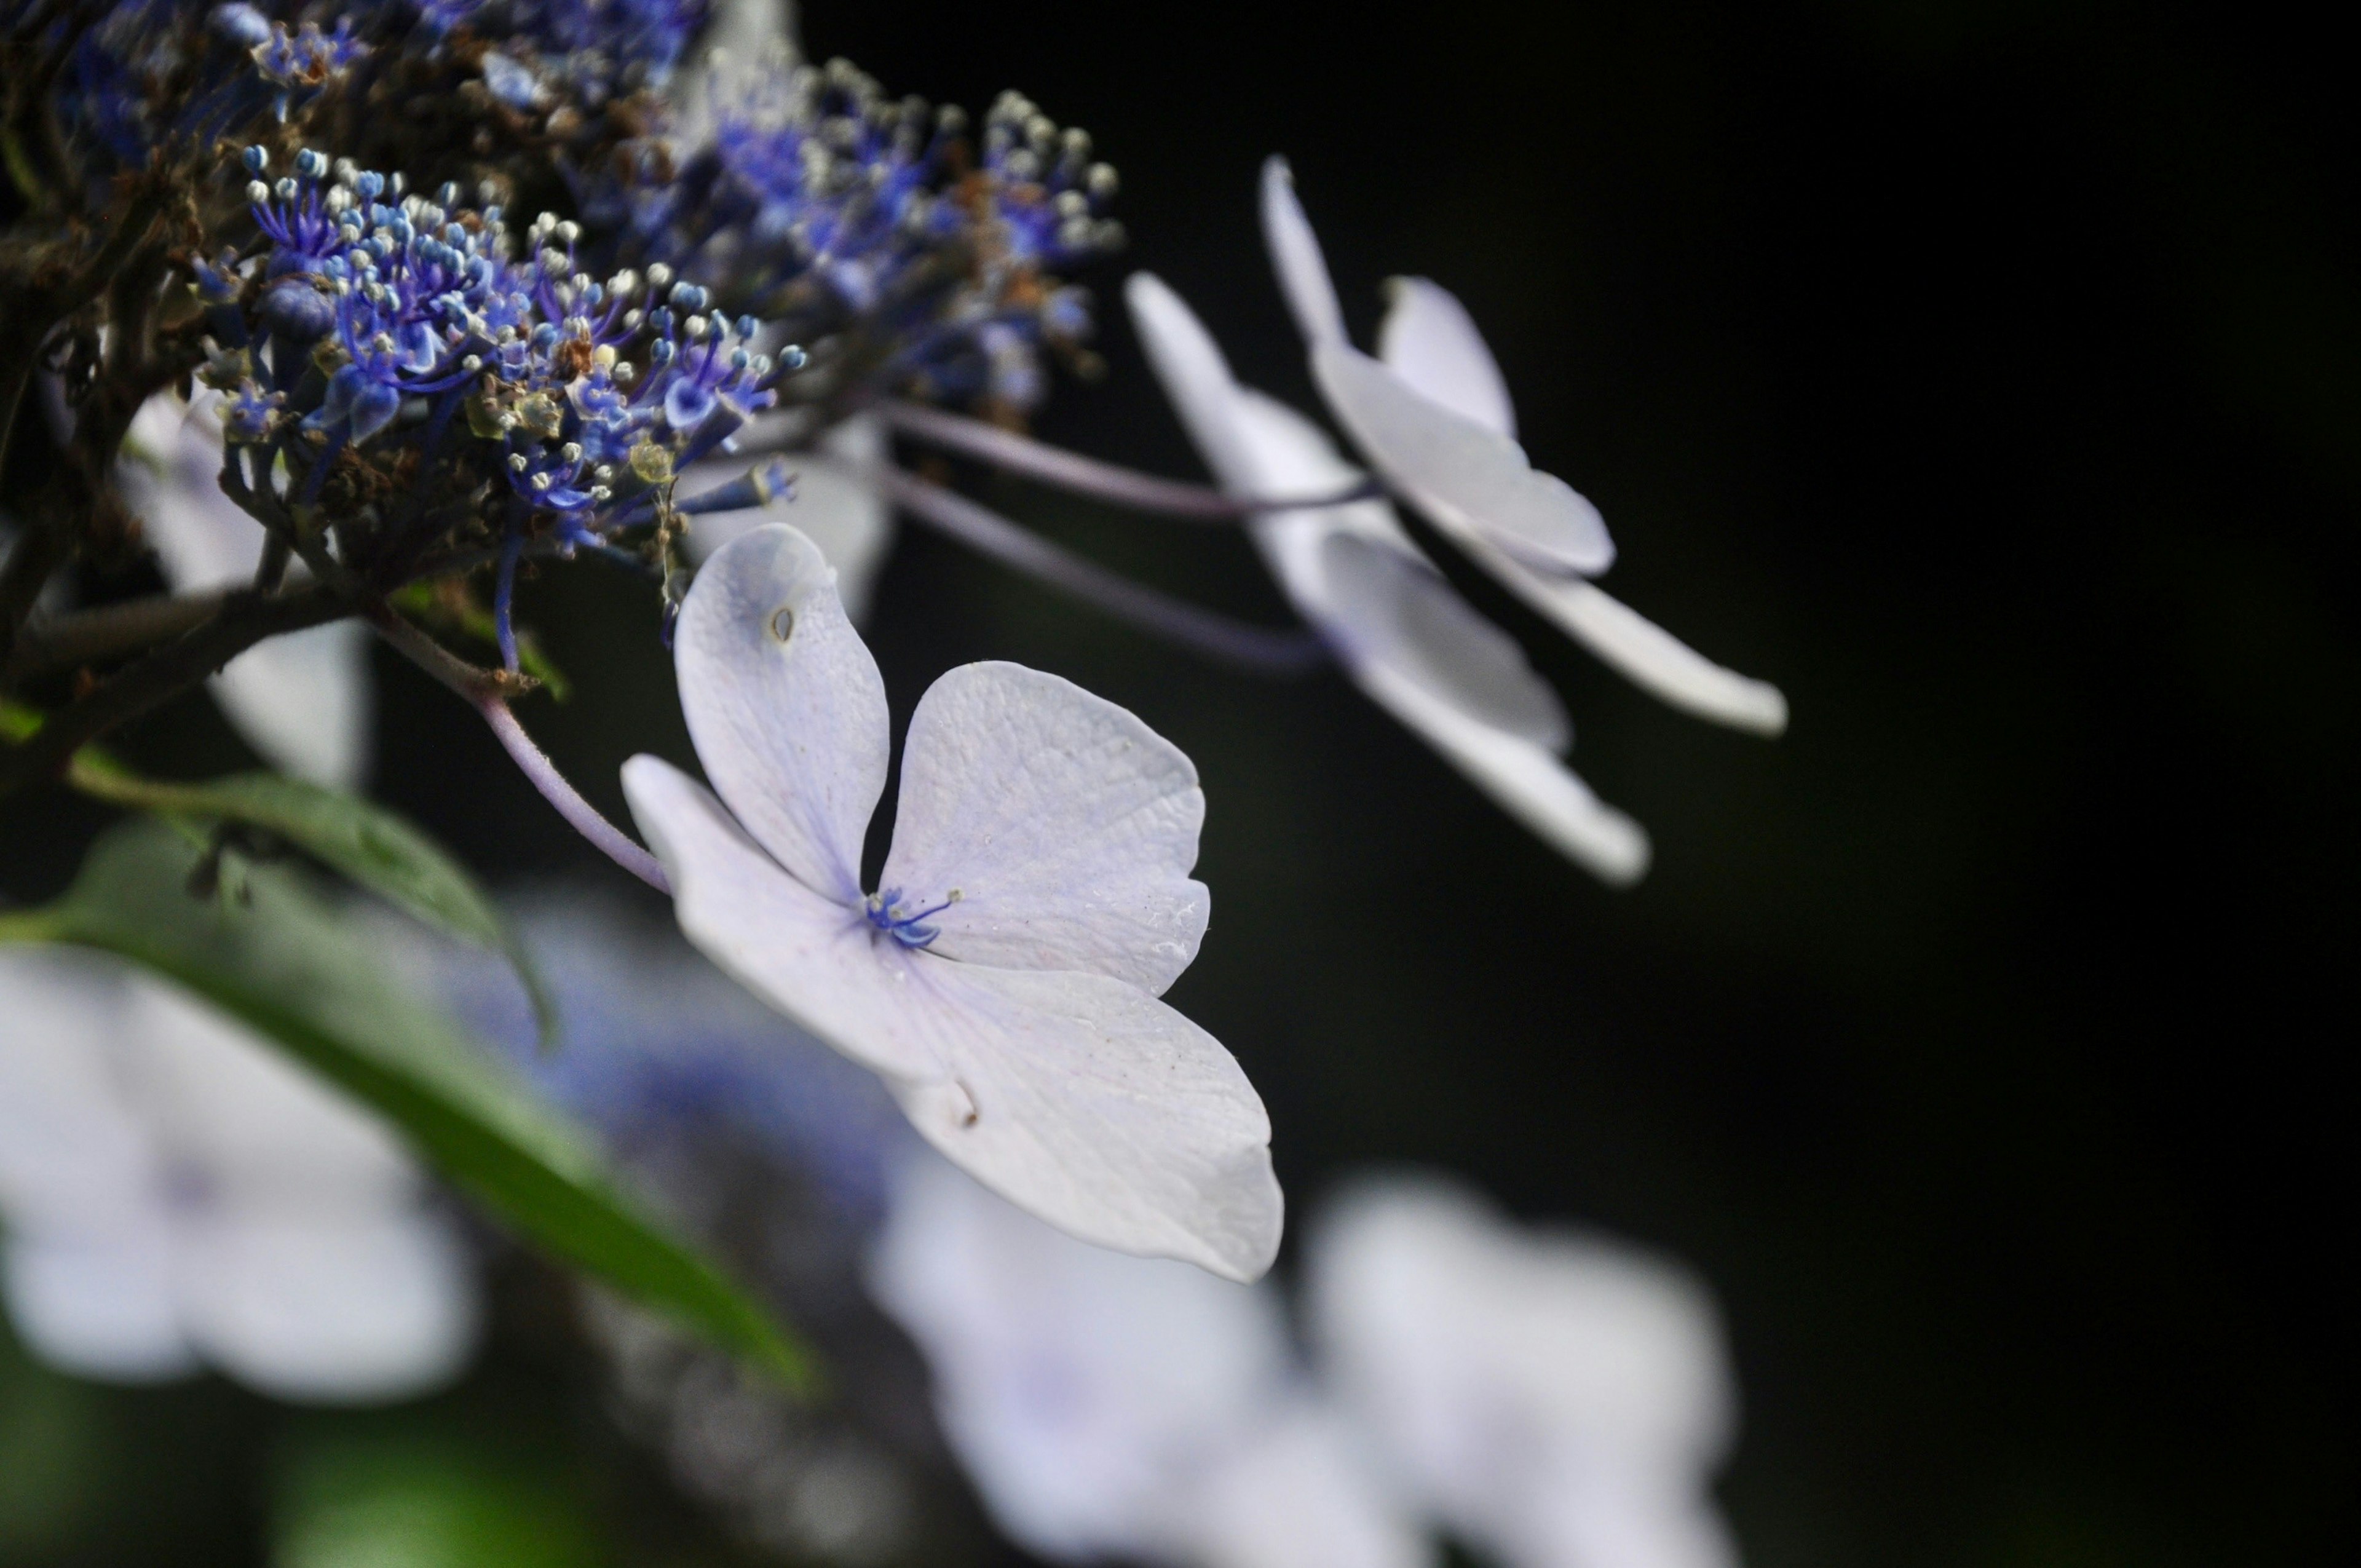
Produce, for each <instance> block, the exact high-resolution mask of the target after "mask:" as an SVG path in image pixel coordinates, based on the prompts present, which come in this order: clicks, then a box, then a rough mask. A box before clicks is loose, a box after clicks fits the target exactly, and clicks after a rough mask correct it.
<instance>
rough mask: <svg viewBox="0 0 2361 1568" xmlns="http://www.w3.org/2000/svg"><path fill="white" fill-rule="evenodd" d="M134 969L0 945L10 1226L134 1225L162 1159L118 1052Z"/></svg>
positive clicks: (152, 1194)
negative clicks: (129, 978) (127, 986)
mask: <svg viewBox="0 0 2361 1568" xmlns="http://www.w3.org/2000/svg"><path fill="white" fill-rule="evenodd" d="M125 981H126V971H125V969H124V967H123V966H122V965H121V964H120V963H118V962H116V961H115V960H114V959H107V958H102V957H100V956H98V955H97V954H94V953H85V952H79V951H74V950H71V949H66V948H6V949H0V1228H5V1229H7V1230H9V1231H11V1232H14V1233H16V1234H33V1233H37V1232H38V1233H39V1234H65V1235H71V1234H75V1233H77V1232H82V1231H95V1232H113V1231H120V1230H125V1229H126V1228H136V1227H137V1224H138V1223H141V1221H142V1217H143V1216H146V1215H148V1214H150V1213H151V1212H153V1211H154V1208H155V1204H156V1194H157V1193H158V1192H159V1190H160V1188H161V1180H162V1179H161V1166H160V1163H159V1157H158V1153H157V1150H156V1146H155V1141H154V1139H153V1138H152V1137H151V1136H150V1135H149V1133H148V1128H147V1126H146V1125H145V1124H144V1123H143V1122H142V1121H141V1120H140V1119H139V1116H138V1114H137V1111H136V1109H135V1108H134V1106H133V1104H132V1102H131V1100H130V1098H129V1095H128V1093H127V1092H126V1083H125V1081H124V1078H123V1065H124V1064H123V1062H122V1060H121V1058H120V1056H119V1055H118V1052H117V1044H118V1040H117V1036H118V1033H119V1028H120V1023H121V1017H122V1010H123V1007H124V1005H125V1002H126V991H125V989H124V988H125Z"/></svg>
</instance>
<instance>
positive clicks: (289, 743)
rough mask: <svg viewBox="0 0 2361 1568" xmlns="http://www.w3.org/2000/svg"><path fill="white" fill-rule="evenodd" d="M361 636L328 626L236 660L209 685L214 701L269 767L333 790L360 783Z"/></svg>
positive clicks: (370, 708)
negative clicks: (211, 688)
mask: <svg viewBox="0 0 2361 1568" xmlns="http://www.w3.org/2000/svg"><path fill="white" fill-rule="evenodd" d="M368 648H369V633H368V627H366V626H363V625H362V624H361V623H360V622H358V621H357V620H339V621H332V622H330V623H329V624H328V625H326V626H315V627H313V628H311V629H310V630H304V631H292V632H289V633H287V634H286V635H284V636H281V637H274V638H272V639H270V640H269V641H267V642H261V643H258V644H256V645H255V646H254V647H252V648H250V649H248V650H247V651H246V652H243V653H241V654H239V655H238V656H237V657H236V658H235V659H233V660H231V661H230V662H229V663H227V664H225V665H224V666H223V668H222V672H221V674H217V675H215V676H214V678H213V681H212V683H211V685H212V687H213V694H214V700H215V701H217V702H219V703H220V704H221V705H222V711H223V712H224V713H225V714H227V715H228V716H229V719H230V722H231V723H232V724H235V725H236V726H237V729H238V733H240V734H241V735H243V736H245V737H246V740H247V744H248V745H251V746H252V747H253V748H254V749H255V750H256V751H258V752H260V753H261V754H262V758H263V760H264V761H265V762H269V763H270V764H271V765H272V766H274V767H277V768H280V769H282V770H284V771H285V772H287V773H294V774H296V775H297V776H299V777H302V778H307V779H310V780H312V781H313V783H315V784H327V785H329V786H330V787H331V788H335V789H345V790H351V789H357V788H358V787H360V785H361V784H362V782H363V781H364V780H365V779H366V778H367V777H368V767H369V760H370V753H371V751H372V750H373V748H372V746H371V731H372V729H373V726H374V723H375V719H376V716H377V699H376V686H375V684H374V682H373V681H372V680H371V679H370V675H369V667H368Z"/></svg>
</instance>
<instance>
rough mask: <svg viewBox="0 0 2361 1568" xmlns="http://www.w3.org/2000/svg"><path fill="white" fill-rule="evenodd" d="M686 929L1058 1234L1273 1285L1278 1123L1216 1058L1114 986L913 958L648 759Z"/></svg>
mask: <svg viewBox="0 0 2361 1568" xmlns="http://www.w3.org/2000/svg"><path fill="white" fill-rule="evenodd" d="M623 791H624V794H625V795H627V796H628V797H629V798H630V800H631V812H632V816H633V817H634V819H635V820H636V821H637V822H638V823H639V825H640V830H641V832H642V834H644V835H645V836H646V838H647V839H648V843H649V845H650V847H651V848H653V850H655V852H656V854H657V856H658V857H659V858H660V859H662V860H663V861H664V869H665V871H666V872H668V873H670V875H671V876H672V879H673V890H674V900H675V910H676V912H677V914H678V916H679V918H680V924H681V929H682V930H683V931H684V932H686V934H687V936H688V938H689V940H691V941H692V942H694V943H696V944H697V947H698V948H701V949H702V950H703V951H704V953H705V954H706V956H707V957H708V958H710V959H713V960H714V961H715V962H716V963H718V964H719V965H720V966H721V967H722V968H723V969H725V970H728V971H729V972H730V974H731V975H733V976H735V977H736V978H737V980H738V981H739V982H740V983H741V984H742V985H744V986H746V987H747V988H748V989H749V990H751V991H752V992H754V993H755V994H756V995H758V996H760V997H762V998H763V1000H764V1001H766V1002H768V1003H771V1004H772V1005H773V1006H774V1007H776V1008H778V1009H779V1010H780V1011H781V1012H783V1013H785V1014H787V1015H788V1016H789V1017H790V1018H793V1019H795V1020H796V1022H797V1023H799V1024H801V1025H804V1026H805V1027H806V1028H807V1029H809V1030H811V1031H812V1033H814V1034H816V1035H818V1036H819V1037H820V1038H821V1039H823V1040H826V1041H827V1042H828V1043H829V1045H831V1046H834V1047H836V1048H837V1049H838V1050H839V1051H841V1052H842V1053H843V1054H845V1055H846V1056H848V1057H851V1058H852V1059H853V1060H855V1061H857V1062H860V1063H862V1065H863V1066H865V1067H868V1068H870V1069H872V1070H873V1071H875V1072H877V1073H878V1074H880V1075H881V1076H882V1077H884V1079H885V1080H886V1084H887V1087H888V1088H889V1089H891V1090H892V1091H894V1095H895V1099H896V1100H898V1101H899V1102H901V1105H902V1108H903V1112H904V1113H905V1114H906V1115H907V1116H908V1117H909V1118H910V1121H911V1123H912V1124H914V1125H916V1126H917V1129H918V1131H919V1133H920V1134H921V1135H923V1136H925V1137H926V1138H927V1139H928V1142H930V1143H932V1144H934V1145H935V1146H937V1147H938V1148H940V1149H942V1150H943V1152H944V1153H946V1154H947V1155H949V1156H950V1157H951V1158H952V1159H953V1160H954V1161H955V1162H957V1163H958V1164H959V1165H960V1166H961V1168H964V1169H966V1170H967V1171H969V1172H970V1173H971V1174H972V1175H974V1176H975V1177H976V1178H977V1179H979V1180H981V1181H983V1183H984V1184H985V1185H986V1186H988V1187H991V1188H992V1189H993V1190H994V1191H997V1192H999V1193H1001V1194H1002V1195H1003V1196H1005V1197H1006V1198H1008V1199H1009V1200H1010V1201H1013V1202H1016V1203H1018V1204H1020V1205H1021V1206H1023V1207H1024V1208H1026V1209H1027V1210H1028V1211H1029V1212H1033V1213H1035V1214H1038V1215H1039V1216H1041V1217H1042V1218H1044V1219H1046V1220H1048V1221H1049V1223H1052V1224H1055V1225H1057V1226H1059V1227H1060V1229H1063V1230H1066V1231H1068V1232H1070V1233H1071V1234H1075V1235H1079V1236H1081V1237H1082V1238H1083V1239H1084V1240H1087V1241H1093V1242H1096V1243H1098V1244H1099V1245H1103V1246H1112V1247H1117V1248H1120V1249H1122V1250H1125V1251H1127V1252H1138V1253H1145V1254H1150V1255H1157V1256H1166V1257H1179V1258H1182V1259H1185V1260H1187V1261H1189V1262H1191V1263H1195V1264H1197V1265H1199V1266H1202V1267H1204V1268H1208V1269H1212V1270H1213V1272H1215V1273H1218V1274H1223V1275H1224V1276H1228V1277H1253V1276H1255V1275H1258V1274H1260V1273H1261V1272H1262V1271H1263V1270H1265V1269H1267V1268H1268V1267H1269V1266H1270V1260H1271V1257H1272V1255H1274V1254H1275V1253H1276V1252H1277V1250H1278V1246H1279V1223H1280V1207H1281V1205H1280V1199H1279V1184H1278V1181H1277V1179H1276V1178H1274V1177H1273V1176H1272V1174H1271V1169H1270V1147H1269V1146H1270V1121H1269V1118H1268V1115H1266V1114H1265V1113H1264V1111H1263V1108H1262V1102H1261V1100H1260V1099H1259V1098H1258V1097H1257V1095H1256V1094H1255V1091H1254V1088H1253V1086H1252V1085H1251V1084H1249V1083H1248V1082H1247V1081H1246V1074H1245V1073H1244V1072H1243V1071H1241V1070H1240V1069H1239V1068H1238V1065H1237V1063H1236V1061H1235V1060H1234V1059H1233V1058H1231V1056H1230V1054H1229V1052H1227V1051H1225V1050H1224V1049H1223V1048H1222V1046H1221V1043H1220V1042H1219V1041H1217V1040H1215V1039H1214V1038H1213V1036H1210V1035H1208V1034H1206V1033H1205V1032H1204V1031H1203V1030H1202V1029H1200V1028H1198V1027H1197V1026H1196V1025H1193V1024H1191V1023H1190V1022H1189V1021H1188V1020H1187V1019H1186V1018H1183V1017H1181V1016H1180V1014H1178V1013H1175V1012H1173V1011H1172V1010H1171V1009H1170V1008H1169V1007H1167V1006H1165V1005H1164V1004H1163V1003H1160V1002H1158V1001H1157V1000H1156V999H1155V998H1154V997H1152V996H1149V995H1148V993H1147V992H1143V991H1141V990H1139V989H1138V988H1137V987H1136V986H1132V985H1127V984H1126V983H1125V982H1123V981H1118V980H1110V979H1108V978H1107V977H1105V976H1104V975H1096V974H1083V973H1078V972H1071V971H1028V970H1005V969H991V968H986V967H984V966H983V965H980V964H967V963H961V962H959V961H957V960H955V959H948V958H940V957H938V956H936V955H935V954H932V953H928V952H924V951H920V950H917V949H913V948H904V947H903V946H902V945H901V944H900V943H899V942H897V941H895V939H894V938H891V937H888V936H886V935H885V934H884V932H882V931H879V930H878V929H877V928H876V927H873V926H872V925H871V924H870V922H869V920H868V917H867V916H865V915H864V914H863V913H862V912H861V911H859V910H858V909H848V908H846V907H844V906H843V905H836V904H831V903H830V902H829V900H827V899H825V898H823V897H821V896H820V895H819V894H815V893H813V892H812V891H811V890H810V889H809V888H808V887H806V886H805V885H803V884H802V883H799V882H797V881H796V879H795V878H793V877H791V876H789V875H787V874H786V873H785V872H783V871H781V870H780V869H779V868H778V866H777V865H775V864H774V863H773V862H772V861H769V860H768V859H767V858H766V857H765V856H764V855H763V852H762V850H761V849H760V848H758V847H757V846H756V845H755V844H754V843H753V841H752V839H749V838H747V836H746V835H745V833H744V832H743V831H742V830H741V828H739V827H738V826H737V824H736V823H735V822H733V821H731V820H730V816H729V814H728V813H727V812H726V811H724V810H723V809H722V806H721V804H720V802H719V801H717V800H715V799H714V798H713V796H712V795H710V794H708V792H707V791H705V790H704V789H702V788H701V787H699V786H698V785H697V784H695V783H694V782H693V781H691V780H689V779H687V778H686V777H685V776H684V775H682V774H681V773H679V772H678V771H677V770H675V769H674V768H672V767H671V766H669V765H668V764H666V763H664V762H659V761H657V760H656V759H654V758H653V757H634V758H633V759H631V762H628V763H626V764H625V765H624V769H623Z"/></svg>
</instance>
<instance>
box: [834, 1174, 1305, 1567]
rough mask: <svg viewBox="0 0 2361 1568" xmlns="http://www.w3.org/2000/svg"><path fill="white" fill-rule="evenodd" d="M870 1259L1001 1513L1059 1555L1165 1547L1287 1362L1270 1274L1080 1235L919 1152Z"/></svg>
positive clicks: (881, 1298)
mask: <svg viewBox="0 0 2361 1568" xmlns="http://www.w3.org/2000/svg"><path fill="white" fill-rule="evenodd" d="M866 1272H867V1277H868V1282H869V1288H870V1292H871V1294H872V1295H873V1296H874V1297H875V1298H876V1299H877V1300H878V1302H879V1304H880V1305H882V1306H883V1307H884V1309H885V1310H886V1311H887V1312H889V1313H890V1314H892V1316H893V1317H894V1319H895V1321H897V1322H899V1323H900V1324H901V1325H902V1327H903V1328H904V1329H905V1330H906V1331H907V1332H909V1334H910V1335H911V1337H912V1338H913V1339H915V1340H917V1343H918V1346H919V1348H920V1349H921V1350H922V1351H923V1352H924V1353H925V1354H926V1357H927V1361H928V1366H929V1368H930V1370H931V1371H932V1374H933V1377H932V1382H933V1387H934V1395H935V1407H936V1409H937V1411H938V1412H939V1415H940V1417H941V1420H942V1425H943V1431H944V1433H945V1435H946V1436H947V1437H948V1438H949V1439H950V1443H951V1447H952V1449H953V1451H954V1452H955V1453H957V1454H958V1455H959V1458H960V1460H961V1464H963V1465H965V1467H966V1468H967V1471H968V1474H969V1475H970V1476H972V1478H973V1479H974V1481H975V1483H976V1488H977V1491H978V1492H979V1493H980V1494H981V1496H982V1497H983V1503H984V1506H985V1507H986V1508H988V1509H990V1510H991V1513H992V1516H993V1519H994V1522H996V1523H997V1524H998V1525H999V1526H1000V1527H1001V1529H1002V1530H1005V1532H1006V1533H1007V1534H1008V1535H1009V1536H1010V1537H1011V1538H1012V1539H1013V1540H1015V1541H1017V1542H1018V1543H1020V1544H1021V1545H1023V1546H1024V1547H1026V1548H1027V1550H1028V1551H1031V1552H1036V1553H1038V1554H1039V1555H1041V1556H1044V1557H1048V1558H1049V1559H1051V1560H1053V1561H1058V1562H1070V1563H1071V1562H1082V1561H1096V1560H1100V1559H1104V1558H1106V1557H1119V1558H1128V1559H1133V1560H1137V1561H1147V1562H1154V1561H1158V1560H1159V1554H1160V1549H1162V1548H1163V1547H1165V1546H1166V1545H1167V1544H1168V1543H1169V1542H1170V1540H1171V1539H1172V1537H1173V1536H1174V1535H1175V1534H1176V1533H1178V1531H1179V1530H1180V1528H1182V1526H1183V1525H1184V1522H1185V1520H1184V1519H1183V1518H1182V1517H1180V1516H1185V1515H1186V1514H1187V1513H1188V1512H1189V1511H1191V1508H1193V1506H1194V1505H1195V1503H1196V1502H1197V1500H1198V1499H1197V1497H1195V1496H1194V1495H1193V1493H1194V1483H1195V1482H1196V1480H1197V1478H1198V1477H1199V1476H1201V1475H1204V1474H1205V1473H1207V1472H1208V1471H1209V1470H1210V1469H1212V1468H1213V1467H1214V1466H1216V1465H1218V1464H1222V1463H1223V1462H1224V1460H1225V1458H1226V1456H1227V1455H1228V1454H1229V1453H1231V1452H1232V1451H1233V1450H1235V1448H1236V1446H1237V1445H1238V1443H1239V1442H1240V1440H1241V1439H1242V1438H1243V1437H1245V1436H1246V1434H1248V1433H1249V1432H1251V1431H1254V1429H1255V1427H1256V1425H1257V1423H1258V1422H1259V1421H1260V1420H1262V1419H1263V1417H1264V1415H1265V1412H1266V1409H1267V1407H1268V1406H1269V1405H1270V1404H1271V1402H1272V1401H1273V1400H1274V1398H1276V1396H1277V1394H1278V1392H1279V1389H1280V1388H1281V1387H1283V1386H1284V1383H1285V1380H1286V1379H1287V1377H1288V1376H1289V1373H1290V1367H1289V1365H1288V1362H1289V1359H1290V1358H1289V1354H1288V1344H1287V1331H1286V1327H1285V1325H1284V1323H1283V1322H1282V1321H1280V1318H1279V1311H1278V1303H1277V1299H1276V1298H1275V1297H1274V1296H1273V1295H1272V1293H1271V1292H1270V1291H1269V1289H1268V1288H1267V1287H1266V1288H1252V1289H1250V1288H1243V1287H1240V1286H1237V1285H1235V1284H1231V1283H1229V1282H1227V1281H1224V1280H1221V1279H1216V1278H1214V1277H1212V1276H1211V1275H1208V1274H1206V1273H1204V1272H1203V1271H1202V1270H1200V1269H1195V1268H1191V1267H1189V1266H1186V1265H1185V1264H1179V1263H1173V1262H1169V1261H1165V1260H1162V1259H1156V1258H1137V1257H1126V1256H1124V1255H1120V1254H1117V1253H1112V1252H1108V1251H1106V1250H1104V1249H1103V1248H1100V1247H1095V1246H1091V1245H1086V1244H1084V1243H1082V1242H1078V1241H1075V1240H1074V1239H1072V1238H1071V1237H1070V1236H1067V1235H1065V1234H1060V1232H1058V1231H1057V1230H1054V1229H1052V1228H1051V1227H1050V1226H1049V1225H1047V1224H1044V1223H1041V1222H1040V1221H1039V1220H1037V1219H1034V1218H1033V1217H1031V1216H1030V1215H1028V1214H1026V1213H1024V1212H1021V1211H1019V1210H1018V1209H1017V1208H1016V1207H1015V1206H1014V1205H1012V1204H1010V1203H1007V1202H1005V1201H1003V1200H1001V1199H999V1198H997V1197H995V1196H994V1195H993V1194H992V1193H990V1192H988V1191H986V1190H983V1188H981V1187H979V1186H978V1185H976V1183H975V1182H973V1181H972V1180H970V1179H968V1178H967V1177H965V1176H963V1175H961V1173H960V1172H958V1171H956V1170H954V1169H952V1168H950V1166H948V1165H947V1164H945V1163H944V1162H943V1161H941V1160H939V1159H936V1158H934V1157H931V1156H920V1157H916V1158H913V1159H911V1160H909V1161H908V1162H907V1163H906V1165H905V1166H904V1167H903V1168H901V1169H900V1170H899V1171H898V1172H897V1173H896V1179H895V1185H894V1197H893V1203H892V1206H891V1209H890V1210H889V1212H888V1216H887V1221H886V1224H885V1227H884V1231H883V1232H882V1233H881V1234H880V1235H879V1237H878V1240H877V1244H876V1245H875V1247H874V1248H873V1251H872V1253H871V1255H870V1258H869V1266H868V1269H867V1271H866Z"/></svg>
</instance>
